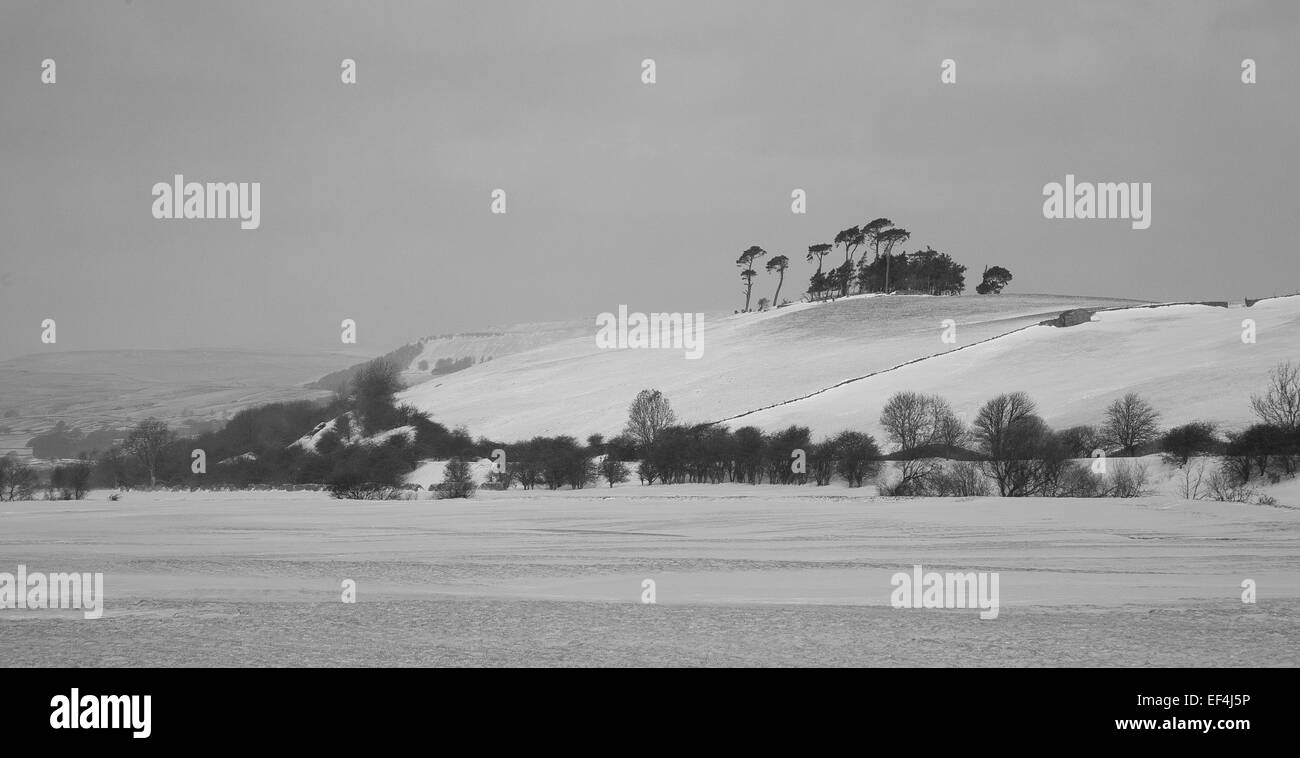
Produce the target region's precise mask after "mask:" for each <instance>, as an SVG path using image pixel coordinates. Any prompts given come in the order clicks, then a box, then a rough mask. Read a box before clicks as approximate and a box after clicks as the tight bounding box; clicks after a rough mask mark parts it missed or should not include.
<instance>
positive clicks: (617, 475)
mask: <svg viewBox="0 0 1300 758" xmlns="http://www.w3.org/2000/svg"><path fill="white" fill-rule="evenodd" d="M600 473H601V476H604V477H605V481H606V482H609V486H610V487H613V486H614V485H615V484H622V483H623V482H626V481H627V479H628V476H629V474H630V472H629V471H628V468H627V464H626V463H624V462H622V461H620V460H616V459H614V458H610V457H609V456H605V458H604V459H603V460H602V461H601V462H600Z"/></svg>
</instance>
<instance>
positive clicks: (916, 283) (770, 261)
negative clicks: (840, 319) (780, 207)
mask: <svg viewBox="0 0 1300 758" xmlns="http://www.w3.org/2000/svg"><path fill="white" fill-rule="evenodd" d="M911 237H912V233H911V232H910V231H908V230H907V229H904V228H902V227H899V226H895V225H894V222H893V221H890V220H889V219H887V218H877V219H873V220H871V221H868V222H867V223H865V224H862V225H861V226H851V227H849V228H848V229H843V230H841V231H840V232H839V233H837V234H836V235H835V237H834V240H833V241H832V242H819V243H817V244H814V245H809V246H808V252H807V254H806V255H805V256H804V260H806V261H808V262H809V263H816V264H817V270H816V271H814V272H813V273H812V276H811V277H809V279H808V289H807V292H806V294H805V299H808V300H825V299H830V298H835V297H843V296H846V295H857V294H862V293H868V292H880V293H887V292H902V293H908V294H924V295H960V294H961V293H962V292H963V291H965V289H966V267H965V266H963V265H962V264H960V263H957V262H956V261H955V260H953V259H952V257H951V256H950V255H948V254H947V253H944V252H940V251H938V250H935V249H934V248H933V247H930V246H929V245H926V246H925V248H924V249H921V248H917V249H915V250H913V251H911V252H907V251H906V250H904V249H903V245H904V243H906V242H908V241H909V240H910V239H911ZM837 249H838V250H840V251H842V252H843V253H844V261H843V262H842V263H838V264H836V263H833V262H831V263H828V262H827V260H826V258H827V256H829V255H831V254H832V253H834V252H835V251H836V250H837ZM859 251H861V255H860V256H858V252H859ZM767 256H768V252H767V251H766V250H764V249H763V248H761V247H759V246H758V245H752V246H750V247H749V248H748V249H746V250H745V251H744V252H743V253H741V254H740V257H739V258H737V259H736V265H737V266H738V267H739V268H740V270H741V271H740V277H741V280H742V281H743V282H744V283H745V289H744V293H745V306H744V308H743V312H749V310H750V302H751V299H752V295H753V291H754V280H755V278H757V277H758V267H757V266H756V263H755V262H756V261H758V260H759V259H761V258H765V257H766V266H765V268H766V270H767V271H768V273H769V274H776V275H777V283H776V292H775V293H774V294H773V296H772V299H771V301H770V302H771V304H772V305H775V306H781V305H784V304H785V303H783V302H782V301H781V300H780V296H781V286H782V284H783V283H784V282H785V272H786V270H787V269H788V268H789V267H790V259H789V257H788V256H785V255H779V254H777V255H772V256H770V257H767ZM1010 281H1011V272H1010V271H1008V270H1007V269H1005V268H1003V267H1002V266H993V267H991V268H985V271H984V277H983V279H982V280H981V282H980V283H979V285H977V286H976V288H975V289H976V291H977V292H978V293H979V294H981V295H987V294H998V293H1000V292H1001V291H1002V289H1003V288H1004V287H1006V285H1007V283H1008V282H1010ZM764 300H766V298H764ZM764 300H760V301H759V302H760V307H759V310H763V307H762V305H761V304H762V303H763V302H764Z"/></svg>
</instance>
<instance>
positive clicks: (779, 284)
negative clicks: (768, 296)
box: [772, 271, 785, 308]
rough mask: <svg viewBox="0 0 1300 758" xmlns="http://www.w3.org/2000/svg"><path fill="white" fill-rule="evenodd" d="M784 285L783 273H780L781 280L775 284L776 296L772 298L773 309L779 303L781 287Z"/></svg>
mask: <svg viewBox="0 0 1300 758" xmlns="http://www.w3.org/2000/svg"><path fill="white" fill-rule="evenodd" d="M782 284H785V271H782V272H781V278H780V279H778V280H777V282H776V294H775V295H773V296H772V307H773V308H775V307H776V306H777V305H779V304H780V302H781V285H782Z"/></svg>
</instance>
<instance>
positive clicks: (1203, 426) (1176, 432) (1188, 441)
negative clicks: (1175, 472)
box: [1160, 421, 1220, 466]
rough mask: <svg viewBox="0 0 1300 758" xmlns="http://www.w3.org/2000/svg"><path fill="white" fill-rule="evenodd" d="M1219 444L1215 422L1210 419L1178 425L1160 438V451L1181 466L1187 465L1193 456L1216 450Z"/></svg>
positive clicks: (1169, 460) (1170, 460)
mask: <svg viewBox="0 0 1300 758" xmlns="http://www.w3.org/2000/svg"><path fill="white" fill-rule="evenodd" d="M1219 446H1220V442H1219V440H1218V438H1217V437H1215V436H1214V424H1212V423H1210V422H1208V421H1193V422H1192V423H1190V424H1183V425H1182V426H1176V427H1174V428H1173V429H1170V430H1169V431H1167V432H1165V434H1164V436H1163V437H1161V438H1160V452H1162V453H1164V454H1165V460H1166V461H1168V462H1170V463H1176V464H1178V465H1179V466H1186V465H1187V461H1188V460H1190V459H1191V458H1192V457H1193V456H1197V455H1204V454H1206V453H1212V452H1215V451H1216V450H1217V449H1218V448H1219Z"/></svg>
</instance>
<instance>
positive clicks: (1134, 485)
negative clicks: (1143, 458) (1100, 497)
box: [1104, 461, 1152, 497]
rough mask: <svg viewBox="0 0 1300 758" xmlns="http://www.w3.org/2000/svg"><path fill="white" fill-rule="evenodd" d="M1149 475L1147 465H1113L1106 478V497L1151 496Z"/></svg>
mask: <svg viewBox="0 0 1300 758" xmlns="http://www.w3.org/2000/svg"><path fill="white" fill-rule="evenodd" d="M1148 484H1149V475H1148V473H1147V466H1146V464H1145V463H1132V464H1127V463H1121V462H1119V461H1116V462H1114V463H1112V464H1111V471H1110V474H1109V476H1108V477H1107V478H1106V486H1105V491H1104V496H1105V497H1143V496H1145V495H1150V494H1151V492H1152V490H1151V488H1150V487H1149V486H1148Z"/></svg>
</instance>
